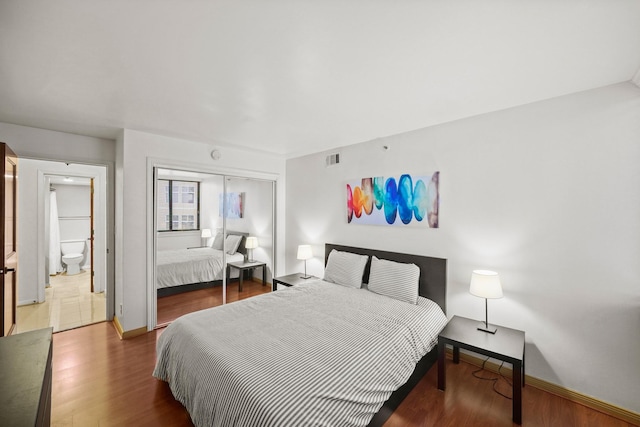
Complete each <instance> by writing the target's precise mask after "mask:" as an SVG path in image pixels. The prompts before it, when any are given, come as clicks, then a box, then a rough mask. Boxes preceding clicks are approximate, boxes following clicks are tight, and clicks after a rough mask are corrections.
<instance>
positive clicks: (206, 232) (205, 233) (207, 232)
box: [200, 228, 211, 246]
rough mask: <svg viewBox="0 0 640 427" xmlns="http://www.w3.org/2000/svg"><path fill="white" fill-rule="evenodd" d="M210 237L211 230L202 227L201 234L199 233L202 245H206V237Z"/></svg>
mask: <svg viewBox="0 0 640 427" xmlns="http://www.w3.org/2000/svg"><path fill="white" fill-rule="evenodd" d="M209 237H211V230H210V229H208V228H203V229H202V234H200V238H201V239H202V246H207V239H208V238H209Z"/></svg>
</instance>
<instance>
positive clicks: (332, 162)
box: [326, 153, 340, 167]
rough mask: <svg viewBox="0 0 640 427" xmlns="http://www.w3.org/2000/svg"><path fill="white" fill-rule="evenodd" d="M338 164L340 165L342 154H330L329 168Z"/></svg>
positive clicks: (328, 157)
mask: <svg viewBox="0 0 640 427" xmlns="http://www.w3.org/2000/svg"><path fill="white" fill-rule="evenodd" d="M338 163H340V153H334V154H329V155H328V156H327V160H326V165H327V167H329V166H334V165H337V164H338Z"/></svg>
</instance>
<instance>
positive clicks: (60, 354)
mask: <svg viewBox="0 0 640 427" xmlns="http://www.w3.org/2000/svg"><path fill="white" fill-rule="evenodd" d="M260 287H261V285H260ZM245 289H248V288H245ZM245 292H247V291H244V292H243V294H244V293H245ZM242 297H244V295H241V296H240V298H242ZM231 298H232V296H231V294H230V295H229V300H230V301H231V300H232V299H231ZM235 298H236V299H237V298H238V295H237V287H236V297H235ZM162 331H163V329H158V330H156V331H153V332H150V333H147V334H145V335H142V336H138V337H136V338H133V339H130V340H124V341H121V340H120V339H119V338H118V335H117V333H116V331H115V329H114V327H113V326H112V324H111V323H108V322H103V323H98V324H94V325H90V326H86V327H83V328H79V329H73V330H69V331H64V332H59V333H56V334H54V337H53V394H52V425H53V426H82V427H85V426H101V427H102V426H191V425H192V424H191V421H190V418H189V414H188V413H187V412H186V410H185V409H184V408H183V407H182V405H181V404H180V403H179V402H177V401H176V400H175V399H174V398H173V396H172V394H171V391H170V390H169V387H168V386H167V384H166V383H164V382H162V381H158V380H156V379H155V378H153V377H152V375H151V374H152V372H153V368H154V365H155V345H156V340H157V338H158V337H159V336H160V334H162ZM475 369H476V368H475V366H472V365H469V364H467V363H464V362H461V363H460V364H459V365H454V364H453V363H452V362H450V361H449V362H448V365H447V390H446V392H441V391H439V390H437V386H436V379H437V372H436V366H433V367H432V368H431V369H430V370H429V372H428V373H427V375H425V377H424V378H423V379H422V381H421V382H420V383H419V384H418V385H417V386H416V387H415V388H414V390H413V391H412V392H411V394H409V396H408V397H407V398H406V399H405V401H404V402H403V403H402V404H401V405H400V407H399V408H398V409H397V410H396V412H395V413H394V414H393V415H392V416H391V418H390V419H389V420H388V421H387V423H386V424H385V426H386V427H398V426H403V427H406V426H512V425H514V424H512V423H511V401H510V400H507V399H505V398H503V397H501V396H499V395H498V394H497V393H495V392H494V391H493V389H492V386H491V382H489V381H482V380H479V379H476V378H474V377H473V376H472V375H471V372H472V371H473V370H475ZM486 374H487V375H492V374H491V373H486ZM499 390H501V391H503V392H505V393H509V392H510V388H509V386H508V385H506V384H500V385H499ZM522 425H523V426H525V427H528V426H599V427H600V426H616V427H617V426H620V427H623V426H624V427H630V426H631V424H628V423H626V422H623V421H620V420H617V419H615V418H612V417H610V416H607V415H604V414H601V413H599V412H597V411H594V410H591V409H588V408H586V407H584V406H581V405H579V404H575V403H572V402H569V401H567V400H565V399H562V398H560V397H557V396H554V395H552V394H549V393H546V392H543V391H541V390H538V389H536V388H534V387H531V386H527V387H525V388H524V390H523V423H522Z"/></svg>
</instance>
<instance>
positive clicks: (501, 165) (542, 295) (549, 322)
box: [286, 83, 640, 412]
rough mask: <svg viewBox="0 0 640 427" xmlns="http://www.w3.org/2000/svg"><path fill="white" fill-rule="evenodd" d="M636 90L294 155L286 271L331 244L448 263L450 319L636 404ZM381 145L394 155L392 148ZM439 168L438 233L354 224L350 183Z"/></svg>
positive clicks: (555, 373) (318, 259)
mask: <svg viewBox="0 0 640 427" xmlns="http://www.w3.org/2000/svg"><path fill="white" fill-rule="evenodd" d="M639 117H640V88H638V87H636V86H635V85H633V84H631V83H623V84H618V85H614V86H609V87H604V88H600V89H596V90H591V91H587V92H582V93H578V94H573V95H568V96H564V97H560V98H555V99H552V100H547V101H543V102H538V103H535V104H530V105H526V106H522V107H518V108H512V109H508V110H505V111H500V112H496V113H491V114H486V115H482V116H477V117H473V118H469V119H465V120H460V121H456V122H451V123H448V124H444V125H440V126H435V127H430V128H425V129H420V130H417V131H414V132H409V133H405V134H400V135H394V136H390V137H385V138H380V139H378V140H374V141H371V142H366V143H361V144H357V145H353V146H349V147H344V148H342V149H341V160H342V161H343V163H341V164H340V165H338V166H336V167H334V168H325V166H324V158H325V155H326V154H327V153H322V154H316V155H310V156H306V157H301V158H297V159H291V160H289V161H287V201H286V209H287V230H286V242H287V243H286V261H287V265H286V270H287V272H295V271H301V269H302V262H301V261H297V260H296V259H295V255H296V254H295V250H296V247H297V245H298V244H301V243H311V244H313V247H314V255H315V259H313V260H310V261H309V263H308V266H309V270H310V273H312V274H315V275H320V276H321V275H322V271H323V270H322V263H323V259H322V256H323V252H324V247H323V245H324V243H325V242H332V243H342V244H349V245H355V246H364V247H373V248H379V249H387V250H391V251H396V252H409V253H417V254H423V255H430V256H436V257H443V258H447V259H448V303H447V315H448V316H449V317H451V316H453V315H454V314H457V315H462V316H467V317H471V318H476V319H481V318H483V317H484V302H483V301H482V300H481V299H479V298H476V297H474V296H472V295H470V294H469V292H468V288H469V278H470V275H471V271H472V270H473V269H476V268H488V269H492V270H496V271H498V272H499V273H500V275H501V278H502V282H503V288H504V298H503V299H500V300H492V301H490V302H489V312H490V313H489V316H490V321H492V322H495V323H497V324H500V325H506V326H510V327H514V328H518V329H523V330H525V331H526V358H527V366H526V369H527V374H529V375H532V376H534V377H537V378H541V379H543V380H546V381H550V382H552V383H556V384H559V385H561V386H563V387H566V388H569V389H573V390H577V391H579V392H581V393H584V394H587V395H591V396H594V397H596V398H599V399H602V400H604V401H608V402H610V403H613V404H615V405H618V406H621V407H624V408H627V409H630V410H632V411H636V412H640V400H638V393H637V391H638V384H640V365H639V364H638V355H639V354H640V336H639V332H638V331H639V324H640V287H639V286H638V277H640V262H638V260H640V191H639V190H638V189H639V188H640V167H638V160H639V159H640V143H639V141H640V121H639V119H638V118H639ZM382 145H388V146H389V147H390V149H389V150H388V151H384V150H383V149H382V148H381V147H382ZM433 171H440V173H441V175H440V191H441V199H440V203H441V204H440V215H441V216H440V228H439V229H428V228H422V229H416V228H404V229H403V228H398V227H384V226H364V225H348V224H347V222H346V208H345V206H346V199H345V183H346V181H347V180H349V179H359V178H362V177H370V176H379V175H384V176H389V175H398V174H400V173H404V172H409V173H413V174H419V173H425V172H426V173H431V172H433Z"/></svg>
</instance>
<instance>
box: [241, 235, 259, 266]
mask: <svg viewBox="0 0 640 427" xmlns="http://www.w3.org/2000/svg"><path fill="white" fill-rule="evenodd" d="M244 247H245V248H247V249H249V262H253V261H254V259H253V250H254V249H255V248H257V247H258V238H257V237H254V236H249V237H247V241H246V242H245V243H244Z"/></svg>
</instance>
